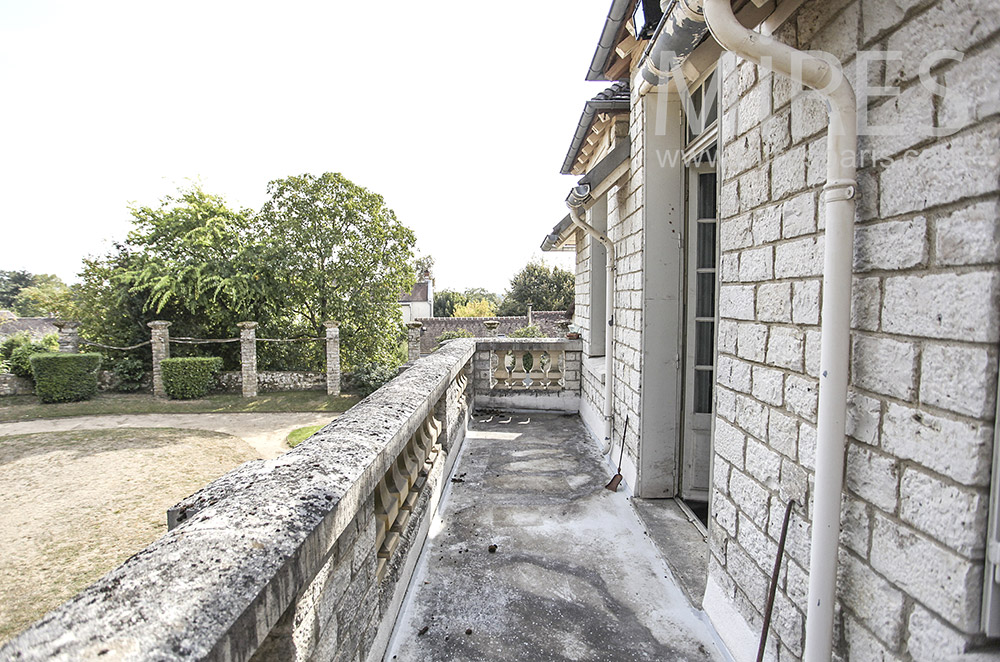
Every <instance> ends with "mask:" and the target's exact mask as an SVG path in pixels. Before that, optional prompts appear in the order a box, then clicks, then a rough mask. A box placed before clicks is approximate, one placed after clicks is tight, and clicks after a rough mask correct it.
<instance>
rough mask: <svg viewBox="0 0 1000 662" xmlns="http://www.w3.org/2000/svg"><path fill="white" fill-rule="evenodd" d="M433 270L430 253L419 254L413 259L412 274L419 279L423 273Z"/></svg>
mask: <svg viewBox="0 0 1000 662" xmlns="http://www.w3.org/2000/svg"><path fill="white" fill-rule="evenodd" d="M433 270H434V258H433V257H431V256H430V255H421V256H420V257H418V258H417V259H416V260H414V261H413V275H414V276H415V277H416V279H417V280H420V279H421V278H422V277H423V275H424V274H430V273H431V272H432V271H433Z"/></svg>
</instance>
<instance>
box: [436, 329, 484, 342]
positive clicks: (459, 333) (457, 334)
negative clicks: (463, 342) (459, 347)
mask: <svg viewBox="0 0 1000 662" xmlns="http://www.w3.org/2000/svg"><path fill="white" fill-rule="evenodd" d="M455 338H475V336H474V335H472V332H471V331H469V330H468V329H456V330H454V331H445V332H444V333H442V334H441V335H440V336H438V337H437V344H439V345H440V344H441V343H443V342H445V341H447V340H454V339H455Z"/></svg>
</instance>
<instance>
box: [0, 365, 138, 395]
mask: <svg viewBox="0 0 1000 662" xmlns="http://www.w3.org/2000/svg"><path fill="white" fill-rule="evenodd" d="M118 383H119V382H118V378H117V377H116V376H115V373H114V372H113V371H111V370H98V371H97V390H99V391H115V390H117V388H118ZM152 385H153V376H152V375H151V374H149V373H146V376H145V377H143V380H142V387H141V389H140V390H142V391H149V390H151V389H152ZM34 394H35V384H34V382H32V381H31V380H30V379H25V378H24V377H18V376H17V375H12V374H9V373H0V397H3V396H6V395H34Z"/></svg>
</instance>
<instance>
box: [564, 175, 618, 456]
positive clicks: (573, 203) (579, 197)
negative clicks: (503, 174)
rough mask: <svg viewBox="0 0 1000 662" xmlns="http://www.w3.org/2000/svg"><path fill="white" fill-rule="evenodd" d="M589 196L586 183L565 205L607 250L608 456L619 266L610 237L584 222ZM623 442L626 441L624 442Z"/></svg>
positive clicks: (574, 220) (606, 399)
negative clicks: (584, 204)
mask: <svg viewBox="0 0 1000 662" xmlns="http://www.w3.org/2000/svg"><path fill="white" fill-rule="evenodd" d="M589 194H590V186H589V185H587V184H584V185H583V186H578V187H576V188H574V189H573V191H572V192H571V193H570V197H569V198H568V199H567V200H566V206H567V207H569V218H570V220H571V221H573V225H575V226H576V227H578V228H580V229H581V230H583V231H584V232H586V233H587V234H589V235H590V236H591V237H593V238H594V239H596V240H597V241H599V242H601V245H602V246H604V248H605V249H606V251H607V255H606V257H605V259H606V262H607V264H606V267H607V270H608V282H607V287H606V290H605V312H606V314H607V316H608V328H607V330H606V331H605V334H604V411H603V415H604V448H603V452H604V453H607V452H608V451H610V450H611V445H612V443H611V433H612V412H613V411H614V409H613V407H612V404H613V403H612V401H611V398H612V395H613V393H614V389H613V384H614V340H615V338H614V336H615V329H614V324H615V272H616V271H617V269H618V267H617V266H616V265H617V263H616V262H615V244H614V242H612V241H611V239H609V238H608V235H606V234H604V233H603V232H601V231H599V230H598V229H597V228H595V227H594V226H592V225H590V224H589V223H587V222H586V221H585V220H583V217H582V215H581V212H582V211H583V202H584V200H586V198H587V196H588V195H589ZM622 443H624V441H623V442H622Z"/></svg>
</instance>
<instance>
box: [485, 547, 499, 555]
mask: <svg viewBox="0 0 1000 662" xmlns="http://www.w3.org/2000/svg"><path fill="white" fill-rule="evenodd" d="M486 551H487V552H489V553H490V554H496V553H497V546H496V545H490V546H489V547H487V548H486Z"/></svg>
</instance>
